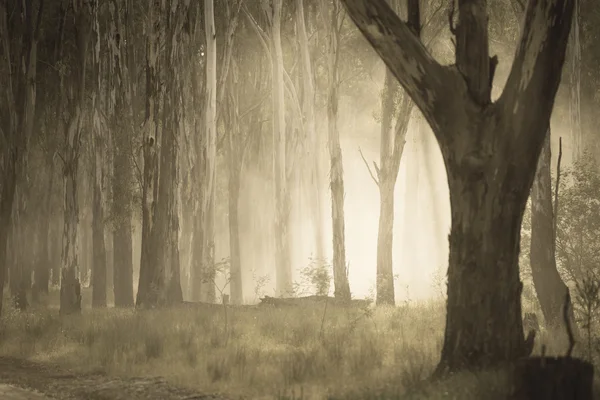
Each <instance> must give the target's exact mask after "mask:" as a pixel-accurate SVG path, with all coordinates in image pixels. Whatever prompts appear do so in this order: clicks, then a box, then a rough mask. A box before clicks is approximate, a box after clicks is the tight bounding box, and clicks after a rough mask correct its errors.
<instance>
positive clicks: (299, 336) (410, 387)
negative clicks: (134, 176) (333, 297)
mask: <svg viewBox="0 0 600 400" xmlns="http://www.w3.org/2000/svg"><path fill="white" fill-rule="evenodd" d="M7 303H9V302H6V303H5V304H7ZM324 311H325V310H324V307H322V306H314V307H311V308H305V309H301V308H286V309H276V308H269V307H256V308H244V309H241V308H230V309H229V310H228V312H227V313H223V312H221V311H220V307H216V308H215V309H190V308H183V307H182V308H172V309H168V310H146V311H139V310H138V311H134V310H120V309H112V308H111V309H104V310H92V309H84V311H83V314H82V315H78V316H69V317H63V318H60V317H59V316H58V313H57V310H56V309H52V308H32V309H30V310H28V311H26V312H17V311H15V310H11V309H10V308H7V309H6V311H5V313H4V315H3V316H2V323H1V324H0V354H1V355H10V356H16V357H21V358H28V359H31V360H35V361H42V362H53V363H58V364H61V365H65V366H67V367H69V368H71V369H73V370H75V371H82V372H83V371H85V372H89V371H102V372H106V373H108V374H111V375H118V376H162V377H165V378H166V379H167V380H168V381H170V382H172V383H174V384H178V385H183V386H187V387H192V388H195V389H199V390H201V391H202V392H214V393H224V394H228V395H229V396H232V397H238V396H244V397H249V398H277V399H309V398H339V399H342V398H345V399H395V398H409V399H412V398H414V399H437V398H444V399H481V398H489V399H493V398H496V397H497V398H502V396H503V394H502V393H504V392H503V391H504V390H505V389H504V387H505V381H504V377H503V375H502V374H499V373H485V374H466V373H465V374H460V375H458V376H454V377H451V378H449V379H447V380H444V381H441V382H436V383H431V382H429V381H428V380H427V379H428V376H430V374H431V372H432V371H433V368H434V367H435V365H436V362H437V361H438V359H439V354H440V350H441V344H442V333H443V324H444V307H443V304H442V303H441V302H439V303H436V302H429V303H422V304H416V303H413V304H412V305H410V306H407V305H405V306H402V307H396V308H377V309H373V308H365V309H359V308H356V309H343V308H334V307H332V306H331V305H329V307H328V309H327V310H326V314H325V318H324V319H323V313H324ZM225 318H227V319H228V321H227V323H226V321H225ZM323 320H324V321H325V322H324V324H323V327H321V325H322V321H323Z"/></svg>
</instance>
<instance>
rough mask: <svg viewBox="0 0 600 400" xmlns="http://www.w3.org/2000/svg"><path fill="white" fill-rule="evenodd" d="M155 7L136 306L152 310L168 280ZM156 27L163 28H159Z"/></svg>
mask: <svg viewBox="0 0 600 400" xmlns="http://www.w3.org/2000/svg"><path fill="white" fill-rule="evenodd" d="M154 8H155V7H154V6H153V5H150V6H149V7H148V9H147V10H148V11H147V12H148V15H147V26H146V48H147V50H146V60H145V61H146V107H145V108H146V110H145V121H144V127H143V128H142V130H143V132H144V139H143V145H142V146H143V158H144V171H143V184H142V254H141V260H140V277H139V285H138V292H137V297H136V301H135V304H136V307H152V306H155V305H156V304H158V296H159V292H160V291H161V290H163V287H164V279H163V277H162V275H161V273H160V270H159V264H158V260H157V259H158V256H159V254H158V251H157V247H156V246H157V241H158V239H157V226H156V224H155V210H156V203H157V200H158V150H157V147H158V146H157V145H156V142H157V141H158V138H159V133H160V130H159V129H160V123H159V117H160V115H159V110H160V108H159V106H160V104H159V99H160V94H161V93H160V81H159V80H160V76H159V73H158V71H159V70H158V55H159V49H160V43H161V41H162V40H164V39H163V38H164V33H163V29H164V28H162V24H160V19H159V16H160V11H161V10H159V11H158V15H156V14H155V12H154ZM156 26H158V27H159V29H156Z"/></svg>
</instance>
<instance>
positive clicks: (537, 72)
mask: <svg viewBox="0 0 600 400" xmlns="http://www.w3.org/2000/svg"><path fill="white" fill-rule="evenodd" d="M575 1H576V0H537V1H530V2H529V4H528V6H527V13H526V15H525V22H524V26H523V34H522V37H521V42H520V44H519V47H518V49H517V52H516V55H515V59H514V62H513V65H512V69H511V71H510V74H509V77H508V80H507V82H506V86H505V89H504V91H503V93H502V95H501V96H500V99H498V105H499V107H500V108H501V109H502V110H503V112H504V114H505V115H512V116H513V128H514V129H513V134H512V136H513V139H514V140H515V141H516V143H515V146H514V149H515V150H516V151H519V152H522V154H523V155H524V156H527V157H528V158H529V157H531V158H533V159H534V160H537V155H538V154H539V152H540V151H541V148H542V143H543V141H544V138H545V135H546V130H547V129H548V126H549V124H550V114H551V112H552V108H553V106H554V98H555V95H556V91H557V90H558V85H559V83H560V78H561V70H562V66H563V64H564V60H565V52H566V47H567V41H568V37H569V32H570V30H571V21H572V16H573V9H574V5H575ZM540 123H541V124H543V126H540ZM532 156H533V157H532ZM532 162H535V161H532Z"/></svg>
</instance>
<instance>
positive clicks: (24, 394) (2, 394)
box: [0, 384, 50, 400]
mask: <svg viewBox="0 0 600 400" xmlns="http://www.w3.org/2000/svg"><path fill="white" fill-rule="evenodd" d="M0 399H2V400H50V398H49V397H46V396H44V395H43V394H39V393H36V392H34V391H31V390H27V389H21V388H19V387H16V386H12V385H4V384H0Z"/></svg>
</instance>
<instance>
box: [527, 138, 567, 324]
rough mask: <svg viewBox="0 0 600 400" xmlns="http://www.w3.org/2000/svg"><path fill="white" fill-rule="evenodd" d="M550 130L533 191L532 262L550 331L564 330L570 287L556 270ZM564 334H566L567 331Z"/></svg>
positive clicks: (541, 155)
mask: <svg viewBox="0 0 600 400" xmlns="http://www.w3.org/2000/svg"><path fill="white" fill-rule="evenodd" d="M550 161H551V150H550V130H548V134H547V135H546V140H545V141H544V147H543V148H542V152H541V154H540V158H539V160H538V165H537V171H536V174H535V180H534V181H533V187H532V189H531V249H530V253H529V254H530V255H529V259H530V263H531V275H532V278H533V286H534V288H535V291H536V293H537V297H538V300H539V301H540V306H541V308H542V313H543V314H544V319H545V320H546V324H547V327H548V328H551V329H557V328H560V327H563V328H564V322H563V314H562V308H563V305H564V303H565V296H566V295H567V291H568V288H567V286H566V285H565V283H564V282H563V280H562V278H561V277H560V274H559V273H558V270H557V269H556V258H555V248H556V246H555V242H554V240H555V231H554V212H553V208H552V181H551V179H552V178H551V173H550ZM562 331H563V332H566V331H565V330H564V329H563V330H562Z"/></svg>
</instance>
